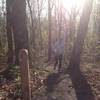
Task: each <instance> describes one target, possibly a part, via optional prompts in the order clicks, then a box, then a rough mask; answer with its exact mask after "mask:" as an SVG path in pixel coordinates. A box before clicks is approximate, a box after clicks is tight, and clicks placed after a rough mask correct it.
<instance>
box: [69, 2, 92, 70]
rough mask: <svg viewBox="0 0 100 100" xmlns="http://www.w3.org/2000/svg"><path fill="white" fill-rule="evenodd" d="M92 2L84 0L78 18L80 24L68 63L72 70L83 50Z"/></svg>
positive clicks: (77, 64)
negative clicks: (80, 14)
mask: <svg viewBox="0 0 100 100" xmlns="http://www.w3.org/2000/svg"><path fill="white" fill-rule="evenodd" d="M92 3H93V0H91V1H90V2H89V0H88V1H86V3H85V6H84V8H83V13H82V16H81V18H80V25H79V29H78V33H77V38H76V40H75V42H74V47H73V51H72V55H71V59H70V64H69V68H70V69H71V70H73V71H74V69H75V68H77V67H79V65H80V58H81V54H82V50H83V45H84V39H85V36H86V33H87V30H88V23H89V19H90V14H91V11H92ZM87 9H88V10H87ZM76 58H77V59H76Z"/></svg>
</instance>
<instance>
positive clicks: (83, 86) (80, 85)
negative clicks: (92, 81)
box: [68, 67, 95, 100]
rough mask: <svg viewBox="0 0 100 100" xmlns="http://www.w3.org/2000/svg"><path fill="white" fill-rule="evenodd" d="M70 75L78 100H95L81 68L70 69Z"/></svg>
mask: <svg viewBox="0 0 100 100" xmlns="http://www.w3.org/2000/svg"><path fill="white" fill-rule="evenodd" d="M68 74H69V75H70V78H71V80H72V84H73V88H74V89H75V92H76V97H77V100H95V98H94V95H93V93H92V90H91V87H90V85H89V84H88V82H87V80H86V78H85V76H84V75H83V74H82V72H81V70H80V68H78V67H76V68H74V69H73V68H68Z"/></svg>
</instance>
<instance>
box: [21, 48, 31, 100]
mask: <svg viewBox="0 0 100 100" xmlns="http://www.w3.org/2000/svg"><path fill="white" fill-rule="evenodd" d="M19 65H20V72H21V88H22V100H31V89H30V73H29V58H28V50H26V49H22V50H21V51H20V53H19Z"/></svg>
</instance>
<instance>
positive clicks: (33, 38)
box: [27, 0, 35, 49]
mask: <svg viewBox="0 0 100 100" xmlns="http://www.w3.org/2000/svg"><path fill="white" fill-rule="evenodd" d="M27 3H28V7H29V10H30V16H31V24H32V44H33V48H34V49H35V26H34V19H33V18H34V17H33V12H32V8H31V5H30V0H27Z"/></svg>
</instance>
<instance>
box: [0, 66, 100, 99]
mask: <svg viewBox="0 0 100 100" xmlns="http://www.w3.org/2000/svg"><path fill="white" fill-rule="evenodd" d="M84 66H85V65H84ZM90 66H91V65H90ZM13 70H15V71H16V70H18V69H16V68H15V69H13ZM82 72H83V74H84V76H85V78H86V80H87V82H88V83H89V84H90V86H91V90H92V93H93V95H94V97H95V100H100V69H99V67H95V66H92V67H90V68H89V67H84V68H82ZM18 73H19V72H18ZM18 73H17V72H16V74H17V75H15V76H16V78H15V79H14V80H12V81H8V80H6V79H5V78H3V77H2V76H0V100H21V83H20V74H18ZM51 73H54V72H53V70H52V67H46V68H42V69H36V70H35V71H33V70H31V90H32V93H31V94H32V100H77V96H76V93H75V90H74V86H73V84H72V81H71V79H70V76H69V75H68V74H66V75H65V74H61V77H64V78H63V79H62V81H60V82H59V83H58V84H57V85H56V86H55V88H54V90H53V91H52V92H47V91H46V86H45V85H44V84H43V80H44V79H45V78H46V76H47V75H48V74H51ZM79 84H81V83H79ZM88 100H90V99H88Z"/></svg>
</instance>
